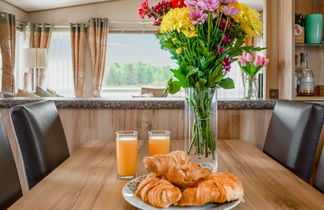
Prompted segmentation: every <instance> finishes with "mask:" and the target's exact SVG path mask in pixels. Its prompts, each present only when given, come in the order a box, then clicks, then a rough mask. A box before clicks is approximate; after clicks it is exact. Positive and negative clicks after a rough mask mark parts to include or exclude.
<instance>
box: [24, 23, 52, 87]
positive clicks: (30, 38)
mask: <svg viewBox="0 0 324 210" xmlns="http://www.w3.org/2000/svg"><path fill="white" fill-rule="evenodd" d="M52 31H53V25H52V24H47V23H27V25H26V27H25V30H24V36H25V41H26V45H27V46H28V47H29V48H46V49H48V48H49V46H50V41H51V36H52ZM37 72H39V75H36V78H37V80H38V84H39V85H40V86H43V83H44V79H45V69H39V70H38V71H37Z"/></svg>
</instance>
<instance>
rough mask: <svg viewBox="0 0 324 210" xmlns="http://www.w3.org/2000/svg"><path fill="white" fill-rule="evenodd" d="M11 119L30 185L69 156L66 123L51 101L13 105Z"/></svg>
mask: <svg viewBox="0 0 324 210" xmlns="http://www.w3.org/2000/svg"><path fill="white" fill-rule="evenodd" d="M11 120H12V124H13V127H14V130H15V134H16V139H17V141H18V145H19V148H20V151H21V155H22V159H23V163H24V168H25V174H26V178H27V185H28V188H29V189H31V188H32V187H33V186H35V185H36V184H37V183H38V182H39V181H40V180H42V179H43V178H44V177H45V176H46V175H47V174H49V173H50V172H51V171H52V170H54V169H55V168H56V167H57V166H59V165H60V164H61V163H62V162H63V161H64V160H66V159H67V158H68V157H69V156H70V155H69V150H68V146H67V142H66V138H65V134H64V130H63V126H62V123H61V120H60V117H59V114H58V112H57V109H56V106H55V104H54V102H52V101H41V102H35V103H30V104H25V105H19V106H16V107H13V108H12V109H11Z"/></svg>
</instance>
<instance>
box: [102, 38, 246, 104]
mask: <svg viewBox="0 0 324 210" xmlns="http://www.w3.org/2000/svg"><path fill="white" fill-rule="evenodd" d="M106 61H107V62H106V72H105V76H104V80H103V88H102V90H103V91H102V94H101V95H102V96H105V97H107V96H110V97H111V96H115V97H129V96H132V95H140V87H141V86H144V85H153V86H165V85H166V82H167V81H168V79H169V77H170V76H171V73H170V71H169V69H170V68H177V64H176V62H175V61H174V60H172V59H171V55H170V53H169V52H167V51H164V50H162V49H161V48H160V44H159V41H158V40H157V39H156V38H155V36H154V34H121V33H118V34H116V33H115V34H114V33H113V34H110V35H109V38H108V49H107V60H106ZM228 77H230V78H232V79H233V80H234V83H235V89H230V90H224V89H219V90H218V92H217V97H218V98H220V99H226V98H242V97H243V95H244V87H243V79H242V78H243V77H242V72H241V70H240V68H239V66H238V64H237V63H233V64H232V69H231V71H230V72H229V73H228ZM178 95H182V96H183V95H184V92H182V93H180V94H178Z"/></svg>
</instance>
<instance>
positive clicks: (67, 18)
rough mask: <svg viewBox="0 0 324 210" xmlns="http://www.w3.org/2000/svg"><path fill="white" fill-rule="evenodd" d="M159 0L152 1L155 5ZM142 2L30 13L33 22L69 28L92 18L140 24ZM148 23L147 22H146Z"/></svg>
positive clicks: (121, 0)
mask: <svg viewBox="0 0 324 210" xmlns="http://www.w3.org/2000/svg"><path fill="white" fill-rule="evenodd" d="M154 2H157V0H153V1H150V4H154ZM140 3H141V0H131V1H129V0H118V1H111V2H106V3H99V4H92V5H85V6H78V7H70V8H62V9H55V10H45V11H40V12H31V13H29V18H30V21H32V22H48V23H54V24H55V25H62V26H68V25H69V24H70V23H71V22H72V23H80V22H87V20H89V18H91V17H108V18H109V20H110V21H125V22H134V21H136V22H138V21H140V19H139V17H138V13H137V11H138V8H139V6H140ZM146 21H147V20H146ZM110 28H111V29H116V28H118V29H152V26H151V24H146V25H138V24H111V25H110Z"/></svg>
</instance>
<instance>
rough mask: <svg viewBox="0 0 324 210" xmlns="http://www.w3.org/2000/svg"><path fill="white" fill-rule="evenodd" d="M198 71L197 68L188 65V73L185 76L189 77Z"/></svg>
mask: <svg viewBox="0 0 324 210" xmlns="http://www.w3.org/2000/svg"><path fill="white" fill-rule="evenodd" d="M198 71H199V69H198V68H196V67H193V66H190V67H189V73H188V74H187V78H189V77H190V76H191V75H193V74H196V73H197V72H198Z"/></svg>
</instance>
